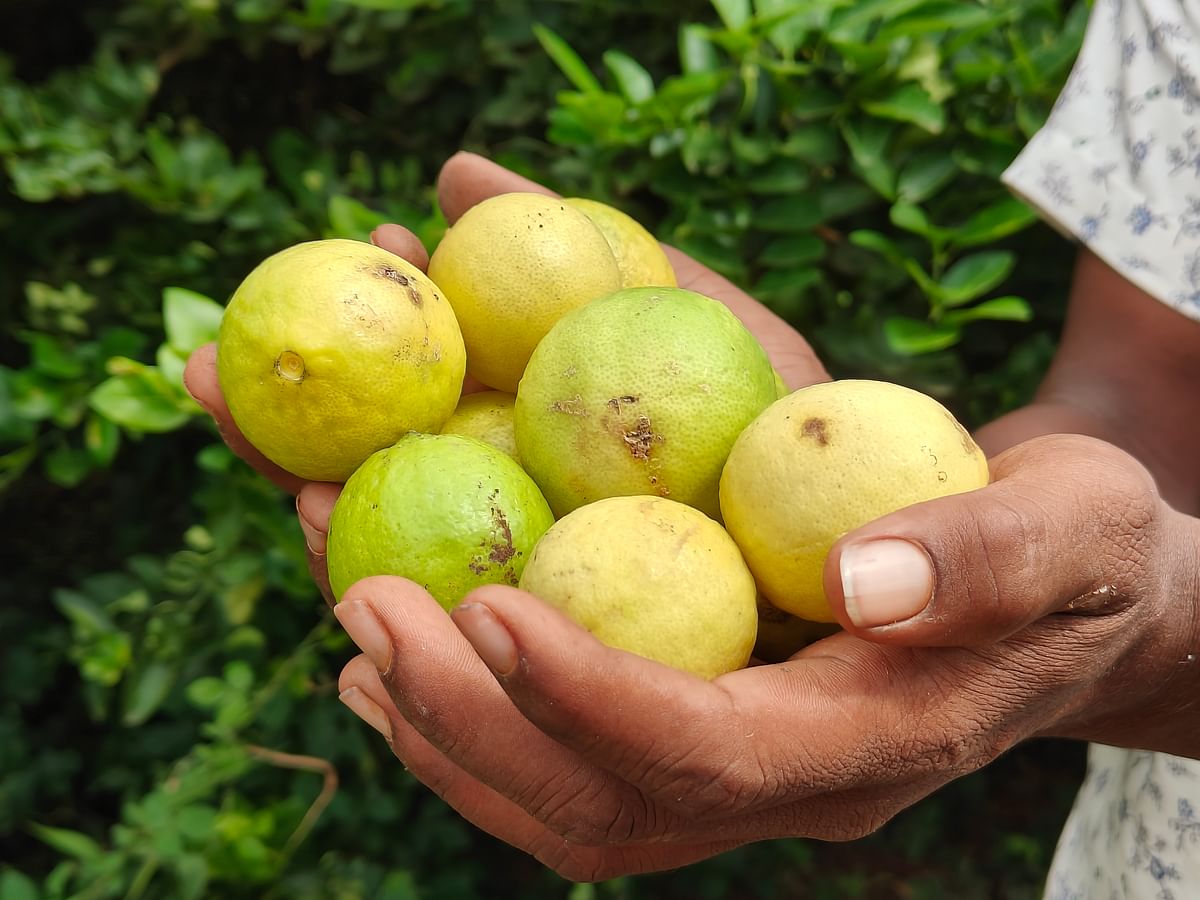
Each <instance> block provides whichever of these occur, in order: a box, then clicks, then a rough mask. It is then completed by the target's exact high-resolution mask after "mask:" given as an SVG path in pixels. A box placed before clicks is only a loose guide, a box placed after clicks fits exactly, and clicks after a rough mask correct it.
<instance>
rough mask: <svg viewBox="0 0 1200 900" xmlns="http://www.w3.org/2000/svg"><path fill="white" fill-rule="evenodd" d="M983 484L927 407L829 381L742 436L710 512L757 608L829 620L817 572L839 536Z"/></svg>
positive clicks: (918, 398) (947, 417)
mask: <svg viewBox="0 0 1200 900" xmlns="http://www.w3.org/2000/svg"><path fill="white" fill-rule="evenodd" d="M987 483H988V464H987V459H986V458H985V457H984V454H983V452H982V451H981V450H980V449H979V447H978V445H976V443H975V441H974V440H973V439H972V438H971V435H970V434H969V433H968V432H967V430H966V429H965V428H963V427H962V425H960V424H959V423H958V421H957V420H956V419H955V418H954V416H953V415H952V414H951V413H950V412H949V411H948V410H947V409H946V408H945V407H943V406H942V405H941V404H940V403H938V402H937V401H936V400H934V399H933V398H932V397H929V396H926V395H925V394H922V393H920V392H918V391H914V390H911V389H909V388H906V387H901V386H900V385H895V384H888V383H886V382H880V381H861V380H844V381H833V382H826V383H823V384H815V385H811V386H809V387H805V388H801V389H800V390H798V391H795V392H793V393H791V394H788V395H787V396H786V397H784V398H782V399H781V400H778V401H776V402H775V403H773V404H772V405H771V406H770V407H769V408H768V409H767V410H765V411H764V412H763V413H762V415H760V416H759V417H758V418H757V419H755V420H754V421H753V422H752V423H751V424H750V425H749V427H747V428H746V430H745V431H744V432H742V434H741V436H740V437H739V438H738V439H737V443H735V444H734V446H733V450H732V451H731V452H730V454H729V459H728V461H727V462H726V463H725V470H724V472H723V473H722V475H721V512H722V514H723V515H724V520H725V526H726V527H727V528H728V529H729V533H730V534H731V535H732V536H733V538H734V540H735V541H737V544H738V546H739V547H740V548H741V550H742V553H743V555H744V556H745V558H746V562H747V563H748V564H749V566H750V570H751V571H752V572H753V573H754V577H755V578H756V579H757V580H758V584H759V587H760V588H761V590H762V592H763V594H764V595H765V596H766V598H767V600H769V601H770V602H771V603H772V604H773V605H775V606H777V607H779V608H780V609H782V610H784V611H786V612H790V613H792V614H793V615H796V616H799V617H800V618H803V619H808V620H810V621H814V622H832V621H834V616H833V613H832V612H831V611H830V609H829V602H828V600H827V598H826V596H825V589H824V586H823V583H822V571H823V568H824V565H825V558H826V556H828V554H829V551H830V549H831V548H832V546H833V544H834V543H835V542H836V541H837V540H838V538H840V537H841V536H842V535H844V534H846V533H847V532H850V531H852V530H854V529H855V528H858V527H859V526H861V525H865V524H866V523H868V522H870V521H872V520H874V519H877V518H879V517H880V516H883V515H887V514H888V513H891V512H894V511H896V510H898V509H901V508H903V507H906V506H909V505H911V504H914V503H920V502H922V501H924V500H932V499H934V498H936V497H944V496H947V495H949V494H957V493H962V492H965V491H970V490H974V489H975V488H979V487H983V486H984V485H986V484H987Z"/></svg>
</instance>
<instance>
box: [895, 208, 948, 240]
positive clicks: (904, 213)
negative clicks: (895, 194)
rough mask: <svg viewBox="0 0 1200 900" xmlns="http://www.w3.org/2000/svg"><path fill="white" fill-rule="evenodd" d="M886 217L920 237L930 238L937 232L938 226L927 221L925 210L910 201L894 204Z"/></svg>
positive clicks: (897, 225)
mask: <svg viewBox="0 0 1200 900" xmlns="http://www.w3.org/2000/svg"><path fill="white" fill-rule="evenodd" d="M888 218H889V219H890V220H891V222H892V224H893V225H895V226H896V227H897V228H903V229H904V230H905V231H911V232H912V233H913V234H919V235H921V236H922V237H926V238H930V237H933V236H934V235H936V234H937V232H938V228H937V226H936V225H934V224H933V223H932V222H930V221H929V217H928V216H927V215H925V210H923V209H921V207H919V206H915V205H913V204H912V203H904V202H900V203H897V204H895V205H894V206H893V207H892V208H891V210H890V211H889V213H888Z"/></svg>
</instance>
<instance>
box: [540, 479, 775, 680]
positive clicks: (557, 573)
mask: <svg viewBox="0 0 1200 900" xmlns="http://www.w3.org/2000/svg"><path fill="white" fill-rule="evenodd" d="M521 588H522V589H523V590H527V591H529V592H531V593H533V594H536V595H537V596H538V597H541V598H542V599H543V600H544V601H546V602H547V603H549V604H550V605H552V606H554V607H556V608H558V609H559V610H561V611H562V612H563V614H564V615H566V616H567V617H568V618H570V619H572V620H573V621H575V622H576V623H578V624H579V625H581V626H582V627H583V628H585V629H587V630H588V631H590V632H591V633H592V634H594V635H595V636H596V638H597V639H598V640H600V641H601V642H603V643H605V644H607V645H608V646H610V647H616V648H618V649H621V650H627V651H629V652H630V653H636V654H638V655H639V656H644V657H646V658H647V659H653V660H656V661H657V662H660V663H663V664H665V665H668V666H674V667H675V668H677V669H682V670H684V671H687V672H691V673H693V674H695V675H699V676H700V677H701V678H715V677H716V676H717V675H721V674H723V673H725V672H731V671H733V670H734V669H740V668H742V667H743V666H745V665H746V663H747V662H748V661H749V659H750V651H751V649H752V648H753V646H754V636H755V630H756V628H757V623H758V616H757V613H756V611H755V588H754V579H753V577H752V576H751V575H750V572H749V570H748V569H747V568H746V564H745V562H744V561H743V560H742V557H741V554H740V553H739V552H738V548H737V546H736V545H735V544H734V543H733V541H732V540H731V539H730V537H729V535H728V534H727V533H726V532H725V530H724V529H723V528H721V526H720V525H718V524H717V523H716V522H714V521H713V520H712V519H710V518H708V517H707V516H705V515H704V514H703V513H701V512H698V511H697V510H695V509H692V508H691V507H689V506H684V505H683V504H682V503H676V502H674V501H672V500H665V499H663V498H661V497H612V498H609V499H607V500H600V501H598V502H596V503H592V504H590V505H588V506H583V507H580V508H579V509H577V510H575V511H574V512H572V513H571V514H570V515H567V516H564V517H563V518H562V519H559V520H558V522H556V523H555V524H554V525H553V526H552V527H551V528H550V530H549V531H547V532H546V534H545V536H543V537H542V539H541V540H540V541H538V543H537V546H536V547H534V549H533V555H532V556H531V557H530V559H529V563H528V564H527V565H526V566H525V572H524V574H523V575H522V576H521Z"/></svg>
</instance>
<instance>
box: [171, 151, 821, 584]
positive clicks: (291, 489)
mask: <svg viewBox="0 0 1200 900" xmlns="http://www.w3.org/2000/svg"><path fill="white" fill-rule="evenodd" d="M437 190H438V203H439V206H440V207H441V210H442V212H443V214H444V215H445V216H446V219H447V221H449V222H450V223H451V224H453V223H454V222H456V221H458V219H459V217H460V216H462V214H463V213H465V212H466V211H467V210H468V209H470V208H471V207H472V206H474V205H475V204H477V203H479V202H481V201H483V200H486V199H487V198H488V197H492V196H494V195H496V194H503V193H511V192H514V191H533V192H536V193H541V194H553V192H552V191H549V190H547V189H546V188H544V187H542V186H541V185H540V184H537V183H536V182H533V181H530V180H529V179H527V178H523V177H522V176H520V175H517V174H516V173H514V172H510V171H509V170H508V169H505V168H503V167H502V166H499V165H496V164H495V163H493V162H491V161H490V160H487V159H484V158H483V157H481V156H477V155H475V154H473V153H458V154H455V155H454V156H452V157H451V158H450V159H448V160H447V161H446V163H445V165H444V166H443V167H442V171H441V173H440V174H439V176H438V185H437ZM371 241H372V243H374V244H375V245H376V246H379V247H382V248H383V249H384V250H388V251H390V252H392V253H395V254H396V255H397V256H401V257H403V258H404V259H406V260H408V261H409V262H410V263H412V264H413V265H415V266H417V267H419V268H420V269H421V270H425V269H426V268H427V267H428V265H429V254H428V253H427V252H426V250H425V247H424V246H423V245H422V244H421V242H420V240H419V239H418V238H417V237H416V236H415V235H414V234H413V233H412V232H411V231H409V230H408V229H406V228H403V227H401V226H399V225H382V226H380V227H379V228H377V229H376V230H375V231H374V232H373V233H372V235H371ZM664 249H665V250H666V253H667V255H668V257H669V258H670V260H671V265H672V266H673V268H674V269H675V276H676V279H677V280H678V282H679V285H680V287H685V288H688V289H690V290H693V291H697V292H699V293H701V294H705V295H706V296H709V297H712V298H713V299H715V300H720V301H721V302H722V303H724V304H725V305H726V306H728V307H729V308H730V309H731V310H732V311H733V312H734V313H735V314H736V315H737V316H738V317H739V318H740V319H741V320H742V322H743V323H744V324H745V325H746V327H747V328H748V329H749V330H750V331H751V332H753V333H754V334H755V335H756V336H757V337H758V339H759V341H760V342H761V343H762V345H763V347H764V349H765V350H766V351H767V355H768V356H769V357H770V358H771V362H772V364H773V365H774V366H775V368H776V370H777V371H778V372H779V374H780V376H781V377H782V378H783V380H784V381H785V383H787V384H788V385H789V386H790V387H792V388H796V387H800V386H802V385H805V384H812V383H814V382H817V381H825V380H828V377H829V376H828V374H827V373H826V371H825V368H824V367H823V366H822V365H821V362H820V361H819V360H818V359H817V357H816V355H815V354H814V353H813V351H812V348H811V347H809V345H808V342H807V341H805V340H804V338H803V337H801V336H800V335H799V334H798V333H797V332H796V331H795V330H794V329H793V328H791V327H790V326H788V325H787V323H786V322H784V320H783V319H781V318H779V316H777V315H775V313H773V312H771V311H770V310H769V309H767V308H766V307H765V306H763V305H762V304H761V303H759V302H758V301H757V300H754V299H753V298H752V297H750V295H748V294H747V293H745V292H744V291H742V290H741V289H739V288H738V287H736V286H735V285H734V284H733V283H732V282H730V281H729V280H727V279H725V278H723V277H721V276H720V275H718V274H717V273H715V272H713V271H712V270H710V269H708V268H707V267H705V266H703V265H701V264H700V263H698V262H696V261H695V260H694V259H692V258H691V257H689V256H688V255H687V254H685V253H682V252H681V251H679V250H676V249H675V248H673V247H664ZM184 383H185V384H186V385H187V389H188V391H189V392H190V393H191V395H192V396H193V397H194V398H195V400H196V402H197V403H199V404H200V406H202V407H203V408H204V409H205V410H206V411H207V412H208V413H209V415H211V416H212V417H213V419H214V421H215V422H216V425H217V429H218V431H219V432H220V434H221V437H222V438H223V439H224V440H225V443H226V444H228V445H229V447H230V449H232V450H233V452H234V453H236V454H237V455H238V456H240V457H241V458H242V459H244V460H245V461H246V462H247V463H249V464H250V465H251V466H253V467H254V469H255V470H257V471H258V472H259V473H260V474H262V475H263V476H264V477H266V478H268V479H270V480H271V481H272V482H273V483H275V484H276V485H278V486H279V487H281V488H283V489H284V490H285V491H287V492H288V493H290V494H293V495H295V497H296V514H297V516H298V517H299V520H300V526H301V529H302V530H303V532H304V536H305V540H306V543H307V552H308V565H309V570H310V571H311V572H312V575H313V580H314V581H315V582H316V583H317V586H318V587H319V588H320V589H321V593H322V594H323V595H324V597H325V599H326V601H327V602H330V603H332V602H333V598H332V593H331V591H330V589H329V576H328V574H327V572H326V567H325V535H326V532H327V530H328V525H329V516H330V513H331V512H332V510H333V504H334V502H335V501H336V500H337V496H338V493H339V490H340V486H339V485H335V484H326V483H312V482H305V481H304V480H303V479H301V478H298V477H297V476H295V475H293V474H291V473H290V472H287V471H285V470H283V469H281V468H280V467H279V466H277V465H275V464H274V463H273V462H271V461H270V460H269V459H267V458H266V457H265V456H263V455H262V454H261V453H260V452H259V451H258V450H257V449H256V448H255V447H254V446H253V445H252V444H251V443H250V442H249V441H248V440H247V439H246V437H245V436H244V435H243V434H242V433H241V431H240V430H239V429H238V427H237V424H236V423H235V422H234V421H233V417H232V415H231V414H230V412H229V406H228V404H227V403H226V402H225V398H224V397H223V396H222V395H221V387H220V385H219V383H218V381H217V350H216V345H215V344H206V345H205V346H203V347H200V348H199V349H198V350H196V351H195V352H194V353H193V354H192V356H191V357H190V358H189V360H188V364H187V368H186V370H185V372H184ZM483 387H484V386H483V385H481V384H479V383H478V382H475V381H473V380H472V379H470V378H468V379H467V382H466V384H464V386H463V391H464V393H468V392H471V391H476V390H480V389H482V388H483Z"/></svg>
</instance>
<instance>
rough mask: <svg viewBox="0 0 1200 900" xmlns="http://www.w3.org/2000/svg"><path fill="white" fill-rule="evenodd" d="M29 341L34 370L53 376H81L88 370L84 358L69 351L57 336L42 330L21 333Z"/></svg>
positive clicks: (64, 377) (63, 377) (68, 377)
mask: <svg viewBox="0 0 1200 900" xmlns="http://www.w3.org/2000/svg"><path fill="white" fill-rule="evenodd" d="M21 337H22V339H23V340H26V341H27V342H28V343H29V355H30V362H32V363H33V369H34V371H36V372H38V373H39V374H41V375H47V376H49V377H51V378H61V379H71V378H81V377H82V376H83V373H84V372H85V371H86V366H85V365H84V363H83V360H82V359H80V358H79V357H78V356H75V355H73V354H72V353H71V352H70V351H68V350H67V349H66V348H65V347H64V346H63V344H62V342H60V341H59V340H58V339H57V338H55V337H53V336H52V335H49V334H44V333H41V332H36V331H35V332H27V333H25V334H22V335H21Z"/></svg>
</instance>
